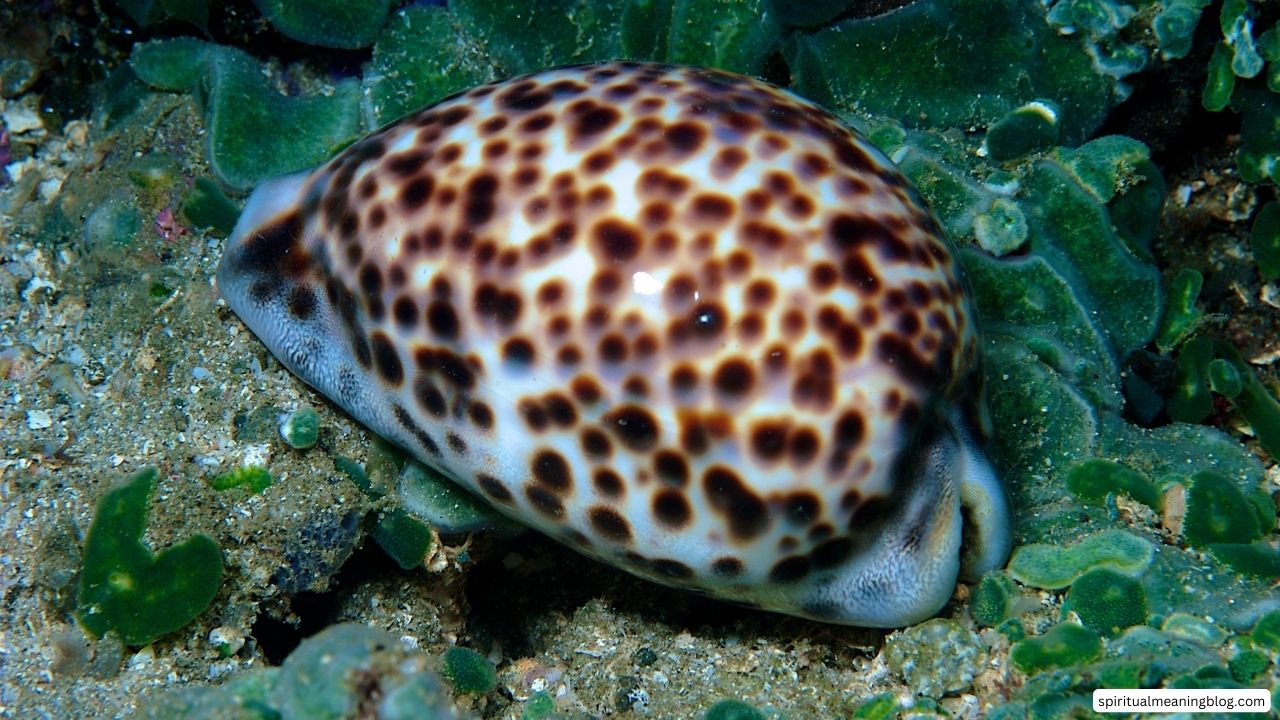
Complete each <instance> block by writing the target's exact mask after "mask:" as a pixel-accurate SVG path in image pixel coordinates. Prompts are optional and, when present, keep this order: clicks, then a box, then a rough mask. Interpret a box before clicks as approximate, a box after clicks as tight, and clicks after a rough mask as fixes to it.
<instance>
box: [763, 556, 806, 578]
mask: <svg viewBox="0 0 1280 720" xmlns="http://www.w3.org/2000/svg"><path fill="white" fill-rule="evenodd" d="M810 569H811V568H810V564H809V558H807V557H805V556H803V555H792V556H790V557H787V558H783V559H782V560H779V561H778V562H777V563H775V564H774V566H773V567H772V568H771V569H770V570H769V581H770V582H775V583H779V584H782V585H788V584H791V583H795V582H799V581H800V580H802V579H804V576H805V575H808V574H809V570H810Z"/></svg>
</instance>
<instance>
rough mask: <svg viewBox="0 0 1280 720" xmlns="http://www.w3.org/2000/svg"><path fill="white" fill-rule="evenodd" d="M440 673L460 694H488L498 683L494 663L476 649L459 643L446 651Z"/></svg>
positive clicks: (442, 657) (441, 660)
mask: <svg viewBox="0 0 1280 720" xmlns="http://www.w3.org/2000/svg"><path fill="white" fill-rule="evenodd" d="M440 674H441V675H443V676H444V678H445V679H446V680H448V681H449V683H450V684H451V685H453V690H454V692H456V693H458V694H460V695H487V694H489V693H490V692H491V691H492V690H493V689H494V688H495V687H497V684H498V677H497V674H496V673H495V672H494V669H493V663H491V662H489V660H488V659H487V658H485V656H483V655H481V654H480V653H478V652H476V651H475V650H472V649H471V648H465V647H461V646H458V645H454V646H453V647H451V648H449V649H448V650H445V651H444V655H443V656H441V658H440Z"/></svg>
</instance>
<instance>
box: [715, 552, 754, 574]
mask: <svg viewBox="0 0 1280 720" xmlns="http://www.w3.org/2000/svg"><path fill="white" fill-rule="evenodd" d="M744 570H746V566H744V565H743V564H742V561H741V560H739V559H738V558H733V557H723V558H717V559H716V561H715V562H713V563H711V572H712V573H714V574H715V575H718V576H720V577H737V576H739V575H741V574H742V573H743V571H744Z"/></svg>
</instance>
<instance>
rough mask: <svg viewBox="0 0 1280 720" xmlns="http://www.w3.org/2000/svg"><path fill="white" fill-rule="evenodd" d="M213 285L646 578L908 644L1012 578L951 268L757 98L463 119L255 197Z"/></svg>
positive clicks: (497, 95) (568, 105)
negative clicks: (944, 610) (978, 584)
mask: <svg viewBox="0 0 1280 720" xmlns="http://www.w3.org/2000/svg"><path fill="white" fill-rule="evenodd" d="M218 286H219V288H220V291H221V293H222V296H223V297H224V298H225V299H226V301H227V303H228V304H229V305H230V306H231V307H232V309H234V310H235V312H236V313H237V314H238V315H239V316H240V318H242V319H243V320H244V322H245V323H246V324H247V325H248V326H249V327H250V328H251V329H252V330H253V331H254V332H255V333H256V334H257V335H258V336H259V337H260V338H261V339H262V340H263V342H264V343H266V345H267V347H269V348H270V349H271V351H272V352H273V353H275V355H276V356H277V357H278V358H279V359H280V360H281V361H282V362H283V363H284V364H285V365H286V366H287V367H288V368H289V369H290V370H292V371H293V372H294V373H296V374H297V375H298V376H299V377H301V378H302V379H303V380H305V381H306V382H308V383H310V384H311V385H313V386H315V387H316V388H317V389H318V390H320V391H321V392H322V393H324V394H325V395H327V396H328V397H329V398H331V399H332V400H333V401H334V402H336V403H337V404H338V405H340V406H342V407H343V408H344V409H345V410H347V411H348V412H350V413H351V414H352V415H353V416H354V417H356V418H357V419H359V420H360V421H361V422H363V423H365V424H366V425H368V426H369V427H370V428H372V429H373V430H375V431H376V432H378V433H379V434H381V435H383V436H385V437H387V438H390V439H392V440H394V441H395V442H397V443H399V444H400V445H402V446H403V447H405V448H406V449H407V450H409V451H410V452H412V453H413V454H414V455H416V456H417V457H418V458H420V459H421V460H422V461H424V462H425V463H427V464H429V465H431V466H433V467H435V468H437V469H439V470H441V471H442V472H444V473H445V474H447V475H449V476H451V477H452V478H455V479H456V480H457V482H459V483H460V484H462V485H464V486H465V487H467V488H469V489H470V490H472V491H473V492H475V493H476V494H477V495H479V496H481V497H483V498H485V499H487V500H488V501H489V502H490V503H492V504H493V505H494V506H495V507H496V508H498V509H499V510H501V511H502V512H504V513H506V514H508V515H510V516H511V517H514V518H517V519H519V520H520V521H522V522H524V523H525V524H527V525H530V526H533V527H535V528H537V529H539V530H541V531H542V532H544V533H546V534H547V535H550V536H551V537H553V538H556V539H559V540H561V541H563V542H565V543H566V544H568V545H571V546H572V547H574V548H576V549H578V550H580V551H582V552H583V553H586V554H588V555H590V556H593V557H596V558H599V559H601V560H603V561H605V562H608V563H611V564H614V565H617V566H619V567H622V568H624V569H626V570H628V571H630V572H633V573H635V574H637V575H641V576H643V577H646V578H650V579H652V580H655V581H658V582H661V583H665V584H668V585H673V586H676V587H681V588H685V589H690V590H694V591H699V592H703V593H706V594H709V595H712V596H716V597H721V598H725V599H728V600H732V601H735V602H738V603H742V604H746V605H751V606H756V607H762V608H766V609H769V610H774V611H778V612H784V613H790V614H794V615H799V616H804V617H810V618H816V619H820V620H824V621H828V622H836V623H845V624H854V625H869V626H896V625H903V624H907V623H911V622H914V621H917V620H920V619H923V618H925V617H928V616H929V615H931V614H933V613H935V612H937V610H938V609H939V608H941V607H942V605H943V604H945V602H946V601H947V600H948V599H949V598H950V596H951V593H952V591H953V590H954V588H955V583H956V579H957V576H958V575H959V574H960V571H961V568H962V565H963V570H964V572H965V575H966V576H967V577H974V576H976V575H977V574H980V573H981V572H983V571H985V570H988V569H991V568H994V567H998V566H1000V565H1002V564H1003V562H1004V560H1005V558H1006V556H1007V554H1008V551H1009V545H1010V530H1009V518H1008V505H1007V501H1006V499H1005V494H1004V489H1003V487H1002V485H1001V481H1000V479H999V478H998V476H997V475H996V473H995V471H994V470H993V468H992V466H991V464H990V463H989V462H988V460H987V459H986V457H985V455H984V453H983V450H982V448H981V442H980V441H981V438H982V437H983V435H984V433H983V432H982V427H983V425H984V422H985V420H984V419H983V418H984V413H985V410H984V408H983V405H982V403H983V400H982V390H981V386H982V382H981V375H980V372H979V367H978V364H979V349H978V343H977V336H976V334H975V328H974V323H975V318H974V312H973V309H972V308H971V306H970V304H969V301H968V299H967V295H966V290H965V286H964V284H963V282H962V281H961V280H960V278H959V275H958V267H957V264H956V261H955V259H954V252H953V250H952V248H951V247H950V246H949V245H948V243H947V241H946V240H945V239H944V237H943V234H942V231H941V230H940V229H939V227H938V224H937V223H936V222H935V220H934V219H933V217H932V216H931V215H930V213H929V211H928V210H927V209H926V208H925V207H924V205H923V204H922V203H921V201H920V198H919V197H918V196H917V195H916V193H915V192H914V190H913V189H912V188H911V187H910V186H909V185H908V183H907V181H906V180H905V179H904V178H903V176H902V175H901V174H900V173H899V172H898V171H897V170H896V169H895V168H894V167H893V166H892V164H891V163H890V162H889V161H888V160H887V159H886V158H885V157H884V156H883V155H881V154H880V153H879V152H878V151H877V150H875V149H874V148H873V147H872V146H871V145H870V144H869V143H867V142H866V141H865V140H864V139H862V138H861V137H859V136H857V135H856V134H854V133H853V132H851V131H850V130H848V129H847V128H845V127H844V126H842V125H841V124H840V123H839V122H838V121H837V120H836V119H835V118H834V117H832V116H831V115H830V114H828V113H826V112H825V111H823V110H821V109H819V108H817V107H815V106H813V105H811V104H809V103H807V102H805V101H803V100H801V99H799V98H797V97H795V96H794V95H791V94H790V93H788V92H786V91H783V90H780V89H778V88H775V87H772V86H770V85H767V84H764V83H762V82H759V81H756V80H752V79H750V78H746V77H742V76H738V75H734V74H730V73H726V72H721V71H717V70H704V69H695V68H686V67H673V66H666V65H656V64H643V63H622V62H620V63H607V64H597V65H586V66H578V67H568V68H561V69H555V70H548V71H543V72H539V73H534V74H531V75H526V76H523V77H518V78H514V79H511V80H508V81H505V82H501V83H497V84H493V85H485V86H482V87H478V88H476V89H473V90H470V91H468V92H464V93H461V94H459V95H456V96H454V97H452V98H449V99H447V100H444V101H442V102H440V103H438V104H436V105H434V106H432V107H428V108H425V109H423V110H420V111H418V112H415V113H413V114H410V115H408V116H406V117H405V118H403V119H401V120H399V121H398V122H396V123H394V124H392V125H389V126H388V127H386V128H383V129H382V130H380V131H378V132H376V133H374V134H372V135H370V136H369V137H366V138H364V139H362V140H361V141H359V142H357V143H356V144H354V145H352V146H351V147H349V148H348V149H347V150H345V151H344V152H342V153H341V154H339V155H338V156H337V157H335V158H333V159H332V160H331V161H330V162H328V163H327V164H325V165H324V166H322V167H320V168H318V169H316V170H315V171H313V172H309V173H303V174H298V175H293V176H288V177H284V178H281V179H278V180H275V181H272V182H269V183H267V184H265V185H263V186H262V187H260V188H259V189H258V190H256V191H255V192H254V194H253V196H252V197H251V199H250V201H249V204H248V207H247V208H246V210H245V212H244V214H243V216H242V217H241V219H240V222H239V225H238V226H237V228H236V230H235V233H234V236H233V237H232V238H231V240H230V242H229V244H228V248H227V251H226V254H225V256H224V258H223V261H222V264H221V267H220V268H219V270H218ZM962 538H963V551H962Z"/></svg>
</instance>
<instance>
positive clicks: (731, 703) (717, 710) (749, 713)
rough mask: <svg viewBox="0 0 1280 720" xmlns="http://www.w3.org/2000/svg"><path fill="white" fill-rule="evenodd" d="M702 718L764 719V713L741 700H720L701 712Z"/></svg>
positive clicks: (709, 719)
mask: <svg viewBox="0 0 1280 720" xmlns="http://www.w3.org/2000/svg"><path fill="white" fill-rule="evenodd" d="M702 720H765V714H764V713H762V712H760V711H759V710H757V709H755V707H753V706H751V705H749V704H748V703H744V702H742V701H741V700H721V701H720V702H717V703H716V704H715V705H712V706H711V707H710V708H708V709H707V711H706V712H705V713H703V714H702Z"/></svg>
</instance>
